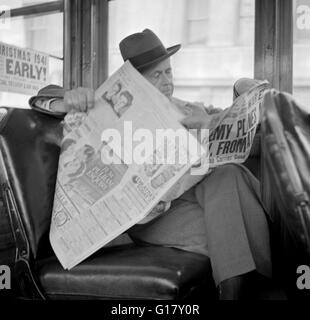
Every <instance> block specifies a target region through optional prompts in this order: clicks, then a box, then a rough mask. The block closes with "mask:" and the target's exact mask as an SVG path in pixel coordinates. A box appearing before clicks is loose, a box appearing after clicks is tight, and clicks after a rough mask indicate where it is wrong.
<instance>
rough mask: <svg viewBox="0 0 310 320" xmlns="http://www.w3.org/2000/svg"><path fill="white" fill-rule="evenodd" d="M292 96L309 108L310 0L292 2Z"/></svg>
mask: <svg viewBox="0 0 310 320" xmlns="http://www.w3.org/2000/svg"><path fill="white" fill-rule="evenodd" d="M293 10H294V11H293V14H294V19H293V21H294V47H293V52H294V54H293V94H294V97H296V99H297V100H298V101H299V102H300V103H302V104H303V105H305V106H306V107H308V108H310V0H294V7H293Z"/></svg>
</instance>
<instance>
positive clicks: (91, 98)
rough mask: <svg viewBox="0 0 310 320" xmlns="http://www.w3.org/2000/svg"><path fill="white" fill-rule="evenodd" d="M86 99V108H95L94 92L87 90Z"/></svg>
mask: <svg viewBox="0 0 310 320" xmlns="http://www.w3.org/2000/svg"><path fill="white" fill-rule="evenodd" d="M86 97H87V107H88V109H92V108H93V107H94V106H95V92H94V90H92V89H88V90H87V92H86Z"/></svg>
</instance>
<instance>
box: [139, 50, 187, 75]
mask: <svg viewBox="0 0 310 320" xmlns="http://www.w3.org/2000/svg"><path fill="white" fill-rule="evenodd" d="M180 48H181V45H180V44H177V45H175V46H172V47H169V48H167V49H166V50H167V53H166V54H164V55H162V56H160V57H158V58H156V59H155V60H152V61H149V62H147V63H144V64H142V65H139V66H135V68H136V69H137V70H141V69H146V68H148V67H151V66H153V65H154V64H157V63H159V62H161V61H163V60H165V59H167V58H169V57H170V56H172V55H173V54H175V53H176V52H177V51H179V50H180Z"/></svg>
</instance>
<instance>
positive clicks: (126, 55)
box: [119, 29, 181, 70]
mask: <svg viewBox="0 0 310 320" xmlns="http://www.w3.org/2000/svg"><path fill="white" fill-rule="evenodd" d="M119 48H120V51H121V54H122V57H123V60H124V61H126V60H129V61H130V62H131V64H132V65H133V66H134V67H135V68H136V69H137V70H141V69H144V68H147V67H150V66H152V65H154V64H157V63H159V62H161V61H163V60H165V59H167V58H168V57H170V56H171V55H173V54H174V53H176V52H177V51H178V50H179V49H180V48H181V45H180V44H177V45H175V46H172V47H169V48H165V46H164V45H163V43H162V42H161V41H160V39H159V38H158V37H157V35H156V34H155V33H154V32H153V31H151V30H150V29H145V30H143V31H142V32H138V33H134V34H131V35H130V36H128V37H126V38H125V39H123V40H122V41H121V42H120V44H119Z"/></svg>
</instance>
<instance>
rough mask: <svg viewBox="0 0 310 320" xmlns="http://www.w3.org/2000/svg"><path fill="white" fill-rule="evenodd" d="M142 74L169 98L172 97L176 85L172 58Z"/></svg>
mask: <svg viewBox="0 0 310 320" xmlns="http://www.w3.org/2000/svg"><path fill="white" fill-rule="evenodd" d="M142 75H143V76H144V78H145V79H147V80H148V81H149V82H150V83H151V84H152V85H153V86H155V87H156V88H157V89H158V90H159V91H160V92H161V93H162V94H164V95H165V96H166V97H167V98H168V99H171V97H172V94H173V90H174V86H173V76H172V69H171V64H170V58H167V59H165V60H163V61H161V62H159V63H158V64H156V65H155V66H153V67H151V68H150V69H147V70H146V71H145V72H142Z"/></svg>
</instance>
